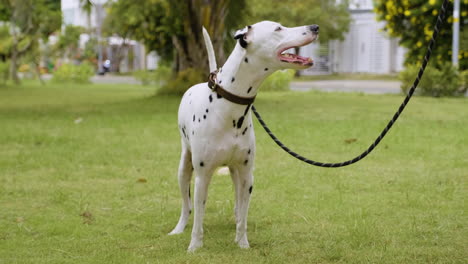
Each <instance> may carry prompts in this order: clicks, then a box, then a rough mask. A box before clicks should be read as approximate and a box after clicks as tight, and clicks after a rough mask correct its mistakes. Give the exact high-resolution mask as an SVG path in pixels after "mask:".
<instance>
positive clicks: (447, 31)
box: [374, 0, 468, 70]
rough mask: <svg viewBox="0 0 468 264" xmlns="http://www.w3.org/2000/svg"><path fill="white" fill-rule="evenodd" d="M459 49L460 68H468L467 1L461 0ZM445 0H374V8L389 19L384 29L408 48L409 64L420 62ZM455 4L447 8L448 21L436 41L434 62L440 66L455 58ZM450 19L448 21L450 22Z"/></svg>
mask: <svg viewBox="0 0 468 264" xmlns="http://www.w3.org/2000/svg"><path fill="white" fill-rule="evenodd" d="M460 2H461V6H460V10H461V14H460V39H461V43H460V52H459V54H458V58H459V69H460V70H466V69H468V43H467V40H468V36H467V34H468V32H467V30H466V27H467V24H468V16H467V15H468V12H467V11H466V10H467V9H468V1H466V0H463V1H460ZM441 4H442V0H429V1H428V0H403V1H395V0H385V1H383V0H379V1H375V4H374V5H375V12H376V13H377V17H378V19H379V20H385V21H386V22H387V23H386V25H385V27H384V30H385V31H386V32H387V33H388V34H389V35H390V36H392V37H398V38H400V44H401V45H402V46H403V47H406V48H407V49H408V52H407V54H406V61H405V63H406V64H415V63H419V61H420V60H421V58H422V56H423V55H424V53H425V52H426V48H425V47H426V46H427V44H428V43H429V40H430V39H431V36H432V32H433V27H434V23H435V21H436V18H437V16H438V14H439V9H440V6H441ZM452 14H453V5H449V6H448V8H447V12H446V18H445V23H444V24H445V25H444V26H443V28H442V29H441V30H440V32H439V37H438V39H437V43H436V45H435V47H434V49H433V55H432V56H433V58H434V59H433V60H432V61H431V63H433V64H434V65H435V66H436V67H438V68H440V67H442V65H444V64H446V63H447V62H450V61H451V58H452V28H451V27H450V25H451V24H452V22H453V16H452ZM447 22H448V23H447Z"/></svg>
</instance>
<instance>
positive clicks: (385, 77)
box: [295, 73, 398, 81]
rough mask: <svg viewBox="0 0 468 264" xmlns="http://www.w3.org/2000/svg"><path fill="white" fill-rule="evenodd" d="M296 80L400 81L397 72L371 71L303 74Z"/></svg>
mask: <svg viewBox="0 0 468 264" xmlns="http://www.w3.org/2000/svg"><path fill="white" fill-rule="evenodd" d="M295 80H296V81H326V80H372V81H374V80H377V81H398V76H397V75H396V74H370V73H349V74H347V73H333V74H326V75H303V76H300V77H298V78H296V79H295Z"/></svg>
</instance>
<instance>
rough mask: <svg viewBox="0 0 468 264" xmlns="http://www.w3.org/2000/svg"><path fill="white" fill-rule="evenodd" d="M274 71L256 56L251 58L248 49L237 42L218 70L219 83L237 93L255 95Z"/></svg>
mask: <svg viewBox="0 0 468 264" xmlns="http://www.w3.org/2000/svg"><path fill="white" fill-rule="evenodd" d="M262 64H263V65H262ZM273 72H274V70H273V69H269V68H268V66H265V63H262V62H261V61H258V60H256V58H255V57H254V56H252V57H251V58H249V56H248V55H247V52H246V50H245V49H244V48H242V47H241V46H240V45H239V43H237V44H236V46H235V47H234V50H233V52H232V53H231V55H229V58H228V59H227V61H226V63H225V64H224V65H223V67H222V68H221V69H220V71H219V72H218V75H217V84H218V85H220V86H222V87H223V88H224V89H225V90H227V91H229V92H231V93H233V94H235V95H238V96H242V97H253V96H255V95H256V94H257V92H258V88H259V86H260V84H261V83H262V82H263V80H265V78H266V77H268V76H269V75H270V74H271V73H273Z"/></svg>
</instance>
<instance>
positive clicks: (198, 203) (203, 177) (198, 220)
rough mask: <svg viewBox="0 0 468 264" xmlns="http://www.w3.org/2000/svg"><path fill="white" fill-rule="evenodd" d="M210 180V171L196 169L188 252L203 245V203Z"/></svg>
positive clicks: (204, 202)
mask: <svg viewBox="0 0 468 264" xmlns="http://www.w3.org/2000/svg"><path fill="white" fill-rule="evenodd" d="M210 180H211V173H208V172H207V171H206V170H204V169H197V170H196V176H195V196H194V210H195V214H194V221H193V228H192V239H191V241H190V245H189V248H188V251H189V252H194V251H195V250H196V249H197V248H200V247H202V246H203V217H204V216H205V205H206V199H207V196H208V185H209V184H210Z"/></svg>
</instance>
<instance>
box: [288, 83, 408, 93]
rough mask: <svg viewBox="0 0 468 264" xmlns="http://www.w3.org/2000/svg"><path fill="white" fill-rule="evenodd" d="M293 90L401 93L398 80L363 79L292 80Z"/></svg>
mask: <svg viewBox="0 0 468 264" xmlns="http://www.w3.org/2000/svg"><path fill="white" fill-rule="evenodd" d="M291 90H293V91H309V90H317V91H325V92H362V93H369V94H398V93H401V90H400V82H398V81H379V80H373V81H364V80H362V81H361V80H329V81H305V82H292V83H291Z"/></svg>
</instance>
